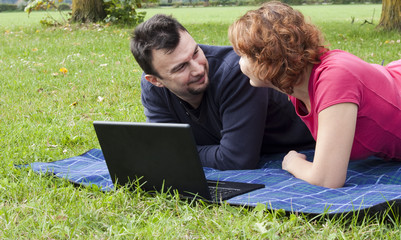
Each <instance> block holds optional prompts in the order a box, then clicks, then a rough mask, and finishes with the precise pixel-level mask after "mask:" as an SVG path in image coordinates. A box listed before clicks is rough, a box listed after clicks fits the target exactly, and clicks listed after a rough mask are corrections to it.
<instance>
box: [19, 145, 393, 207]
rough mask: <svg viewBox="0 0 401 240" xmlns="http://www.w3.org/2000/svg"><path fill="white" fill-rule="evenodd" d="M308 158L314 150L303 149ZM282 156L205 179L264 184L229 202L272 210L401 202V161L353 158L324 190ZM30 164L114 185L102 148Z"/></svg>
mask: <svg viewBox="0 0 401 240" xmlns="http://www.w3.org/2000/svg"><path fill="white" fill-rule="evenodd" d="M305 153H306V154H307V156H308V158H309V159H311V158H312V157H313V151H308V152H305ZM283 156H284V155H283V154H277V155H274V156H269V157H264V158H262V160H261V162H260V164H259V168H258V169H254V170H229V171H219V170H216V169H212V168H204V171H205V175H206V178H207V179H210V180H225V181H237V182H249V183H262V184H264V185H265V186H266V187H265V188H263V189H259V190H256V191H253V192H251V193H247V194H244V195H241V196H237V197H234V198H232V199H229V200H228V201H227V202H228V203H229V204H232V205H245V206H256V205H257V204H258V203H262V204H266V205H267V207H268V208H270V209H284V210H285V211H289V212H298V213H312V214H320V213H329V214H341V213H348V212H352V211H355V210H372V209H376V210H382V209H385V208H387V207H388V206H389V205H392V204H399V202H400V200H401V163H400V162H386V161H383V160H381V159H378V158H369V159H366V160H361V161H356V162H351V163H350V165H349V168H348V173H347V180H346V183H345V185H344V187H342V188H339V189H327V188H323V187H318V186H313V185H311V184H308V183H306V182H304V181H302V180H299V179H296V178H294V177H293V176H292V175H291V174H289V173H288V172H286V171H284V170H282V169H281V159H282V157H283ZM25 166H30V167H31V168H32V169H33V171H35V172H38V173H45V172H46V173H49V172H50V173H52V174H54V175H55V176H57V177H60V178H66V179H68V180H69V181H71V182H73V183H77V184H80V185H84V186H89V185H92V184H95V185H97V186H98V187H99V188H100V189H102V190H103V191H109V190H112V189H113V187H114V186H113V183H112V180H111V178H110V175H109V173H108V170H107V166H106V163H105V161H104V157H103V154H102V151H101V150H99V149H92V150H90V151H88V152H86V153H84V154H82V155H80V156H76V157H72V158H68V159H63V160H59V161H55V162H49V163H43V162H35V163H31V164H28V165H25Z"/></svg>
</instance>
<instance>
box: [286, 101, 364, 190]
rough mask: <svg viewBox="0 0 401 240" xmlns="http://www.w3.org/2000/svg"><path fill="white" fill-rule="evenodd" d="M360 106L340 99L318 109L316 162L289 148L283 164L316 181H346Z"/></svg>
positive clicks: (333, 184)
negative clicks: (320, 109)
mask: <svg viewBox="0 0 401 240" xmlns="http://www.w3.org/2000/svg"><path fill="white" fill-rule="evenodd" d="M357 112H358V106H357V105H356V104H354V103H340V104H336V105H333V106H330V107H328V108H326V109H324V110H322V111H321V112H320V113H319V116H318V121H319V124H318V133H317V139H316V149H315V156H314V159H313V162H309V161H307V160H305V158H306V157H305V155H303V154H299V153H297V152H295V151H291V152H289V153H288V154H287V155H286V156H285V157H284V160H283V164H282V168H283V169H284V170H287V171H288V172H290V173H291V174H293V175H294V176H295V177H297V178H300V179H302V180H304V181H307V182H309V183H311V184H314V185H319V186H322V187H328V188H339V187H342V186H343V185H344V183H345V179H346V175H347V168H348V162H349V158H350V154H351V148H352V143H353V141H354V135H355V128H356V118H357Z"/></svg>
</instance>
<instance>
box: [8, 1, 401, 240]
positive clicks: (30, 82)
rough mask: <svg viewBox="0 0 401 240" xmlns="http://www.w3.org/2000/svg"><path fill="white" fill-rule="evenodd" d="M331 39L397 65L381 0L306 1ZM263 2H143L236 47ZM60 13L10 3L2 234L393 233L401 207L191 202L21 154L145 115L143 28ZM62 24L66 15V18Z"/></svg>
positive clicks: (78, 145)
mask: <svg viewBox="0 0 401 240" xmlns="http://www.w3.org/2000/svg"><path fill="white" fill-rule="evenodd" d="M294 7H295V8H296V9H299V10H300V11H301V12H303V13H304V14H305V15H306V16H308V17H309V18H310V19H311V21H312V22H313V23H315V24H317V25H318V26H319V27H320V28H321V29H322V31H323V32H324V33H325V37H326V39H327V44H328V46H329V47H330V48H331V49H335V48H340V49H344V50H347V51H349V52H351V53H353V54H355V55H357V56H359V57H360V58H362V59H364V60H365V61H368V62H371V63H377V64H382V63H384V64H387V63H389V62H390V61H393V60H397V59H399V58H400V56H401V43H400V39H401V35H400V33H399V32H397V31H383V30H381V29H378V28H376V25H377V24H378V22H379V18H380V12H381V5H380V4H365V3H363V4H347V5H334V4H329V5H322V4H319V5H296V6H294ZM255 8H257V6H252V5H249V6H225V7H218V6H215V7H202V6H200V7H163V8H161V7H156V8H146V9H138V11H143V12H146V16H145V19H148V18H149V17H151V16H152V15H154V14H156V13H166V14H172V15H173V16H174V17H176V18H177V19H178V20H179V21H181V22H182V23H183V25H184V26H186V27H187V28H188V30H189V31H190V33H191V34H192V35H193V36H194V38H195V40H196V41H197V42H198V43H203V44H214V45H228V44H229V41H228V38H227V29H228V26H229V25H230V24H231V23H232V22H233V21H234V20H235V19H236V18H238V17H239V16H241V15H242V14H244V13H245V12H246V11H247V10H249V9H255ZM48 14H51V15H52V16H53V17H55V18H58V17H59V13H58V12H54V11H51V12H47V11H38V12H37V11H33V12H31V14H30V15H29V16H28V14H27V13H25V12H21V11H19V12H1V13H0V81H1V88H0V121H1V124H0V161H1V164H0V225H1V226H2V227H1V228H0V238H2V239H138V238H139V239H153V238H163V239H211V238H214V239H294V238H297V239H375V238H379V239H393V238H397V239H398V238H399V237H400V235H401V232H400V221H399V218H398V217H390V218H389V217H387V218H386V217H385V216H380V215H378V216H364V217H362V218H359V217H358V216H359V213H358V212H356V213H351V214H350V215H349V216H337V217H335V218H329V217H327V216H325V215H324V214H322V215H319V216H303V215H302V214H297V213H287V214H285V213H284V212H283V211H280V210H274V211H271V210H269V209H268V206H258V207H256V208H244V207H234V206H229V205H225V204H223V205H208V204H204V203H201V202H194V203H187V202H183V201H180V200H179V199H178V198H177V197H176V196H175V195H171V194H166V193H160V194H158V195H156V196H151V195H148V194H147V193H145V192H143V191H141V190H140V189H138V190H137V191H135V192H130V191H128V190H127V189H125V188H122V189H118V190H116V191H111V192H101V191H99V189H97V188H96V186H93V187H76V186H74V185H72V184H71V183H69V182H67V181H65V180H62V179H58V178H52V177H50V176H47V175H39V174H36V173H34V172H33V171H31V170H30V169H29V168H27V169H25V168H24V169H19V168H16V167H15V165H18V164H29V163H31V162H50V161H56V160H60V159H64V158H68V157H72V156H77V155H79V154H82V153H84V152H85V151H87V150H89V149H92V148H99V144H98V142H97V139H96V135H95V132H94V129H93V126H92V122H93V121H94V120H110V121H139V122H141V121H145V117H144V115H143V107H142V105H141V102H140V86H139V80H140V76H141V70H140V68H139V66H138V65H137V64H136V62H135V60H134V58H133V57H132V55H131V53H130V51H129V38H130V34H131V32H132V29H133V26H124V25H123V26H119V25H109V24H105V23H87V24H70V23H64V24H60V25H56V26H47V25H44V24H41V23H40V21H41V20H42V19H43V18H46V17H47V15H48ZM61 22H62V21H61Z"/></svg>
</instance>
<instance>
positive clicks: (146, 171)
mask: <svg viewBox="0 0 401 240" xmlns="http://www.w3.org/2000/svg"><path fill="white" fill-rule="evenodd" d="M93 125H94V127H95V130H96V134H97V137H98V140H99V143H100V147H101V149H102V152H103V155H104V158H105V160H106V164H107V168H108V170H109V173H110V176H111V179H112V180H113V182H114V184H115V185H116V186H123V185H126V184H127V183H130V184H131V185H132V183H133V182H134V181H137V182H136V183H137V184H135V185H137V186H138V185H139V186H140V187H141V188H142V189H144V190H145V191H155V190H156V191H163V190H164V191H165V190H166V189H171V190H177V191H178V193H179V194H180V196H182V197H185V198H194V197H200V198H203V199H204V200H206V201H209V202H220V201H223V200H227V199H229V198H232V197H234V196H238V195H241V194H244V193H247V192H250V191H253V190H256V189H259V188H263V187H265V186H264V185H263V184H252V183H239V182H226V181H210V180H206V178H205V174H204V172H203V168H202V165H201V162H200V160H199V156H198V151H197V148H196V144H195V139H194V137H193V135H192V130H191V127H190V125H189V124H177V123H143V122H142V123H135V122H108V121H95V122H93ZM138 181H139V183H138Z"/></svg>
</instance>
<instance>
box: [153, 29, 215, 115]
mask: <svg viewBox="0 0 401 240" xmlns="http://www.w3.org/2000/svg"><path fill="white" fill-rule="evenodd" d="M180 35H181V38H180V42H179V44H178V46H177V48H176V49H175V50H174V51H173V52H170V53H166V52H165V50H163V49H161V50H153V52H152V53H153V62H152V64H153V67H154V69H155V70H156V72H158V73H159V75H160V78H159V77H156V76H154V75H146V76H145V77H146V79H147V80H148V81H149V82H151V83H152V84H154V85H155V86H158V87H166V88H168V89H169V90H170V91H171V92H172V93H174V94H175V95H177V97H179V98H181V99H183V100H184V101H186V102H188V103H190V104H191V105H193V106H195V107H197V106H196V105H198V104H199V103H200V100H201V99H202V96H203V92H204V91H205V90H206V88H207V86H208V84H209V78H208V72H209V65H208V62H207V59H206V57H205V54H204V53H203V51H202V49H201V48H200V47H199V46H198V44H197V43H196V42H195V41H194V39H193V38H192V37H191V35H189V33H187V32H184V31H181V32H180Z"/></svg>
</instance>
